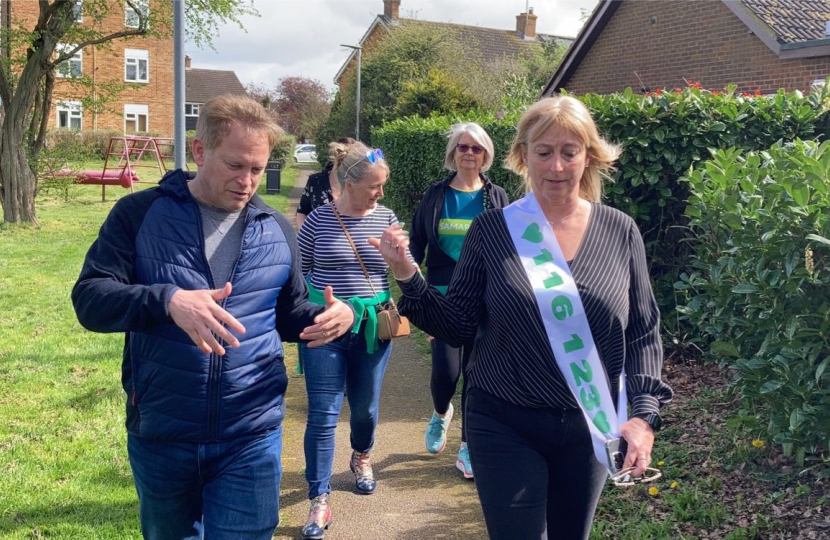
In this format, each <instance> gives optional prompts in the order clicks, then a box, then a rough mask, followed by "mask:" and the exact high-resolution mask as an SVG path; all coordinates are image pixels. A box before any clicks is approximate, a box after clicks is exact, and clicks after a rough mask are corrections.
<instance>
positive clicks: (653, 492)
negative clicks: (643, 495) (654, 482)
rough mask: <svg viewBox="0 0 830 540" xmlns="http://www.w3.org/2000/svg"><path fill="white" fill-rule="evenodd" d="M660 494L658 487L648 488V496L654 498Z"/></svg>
mask: <svg viewBox="0 0 830 540" xmlns="http://www.w3.org/2000/svg"><path fill="white" fill-rule="evenodd" d="M658 493H660V490H659V489H657V488H656V487H654V486H651V487H650V488H648V494H649V495H651V496H652V497H656V496H657V494H658Z"/></svg>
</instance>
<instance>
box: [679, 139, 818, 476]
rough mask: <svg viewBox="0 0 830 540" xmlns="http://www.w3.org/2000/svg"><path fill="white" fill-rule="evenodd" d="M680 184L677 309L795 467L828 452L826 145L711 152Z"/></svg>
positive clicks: (794, 144) (780, 145)
mask: <svg viewBox="0 0 830 540" xmlns="http://www.w3.org/2000/svg"><path fill="white" fill-rule="evenodd" d="M687 185H688V186H689V187H690V190H691V196H690V198H689V204H688V206H687V207H686V210H685V214H686V216H688V218H689V220H690V223H689V226H690V230H691V232H692V236H693V238H694V245H695V249H696V255H695V258H694V262H693V270H691V271H690V272H684V273H682V274H681V276H680V279H679V280H678V282H677V283H676V284H675V288H676V289H677V290H678V293H679V294H680V295H682V297H683V299H684V302H685V305H682V306H679V307H678V310H679V311H680V312H681V313H682V314H683V317H684V318H685V319H686V320H687V321H688V322H689V323H690V324H692V325H694V326H695V327H697V328H698V329H700V331H701V332H702V333H703V334H704V336H705V337H706V338H708V339H709V340H711V341H712V343H711V347H710V351H711V354H712V355H713V356H716V357H717V358H718V359H719V360H720V361H721V362H722V364H724V365H726V366H728V367H729V368H731V369H732V370H734V373H735V381H734V382H735V385H736V387H737V389H738V390H739V392H740V395H741V397H742V398H743V400H744V406H745V408H746V409H747V412H748V414H749V415H751V416H754V417H755V418H756V419H757V420H758V421H759V424H760V425H762V426H763V425H766V426H767V427H766V430H767V433H768V435H769V437H770V438H772V439H773V440H774V441H775V442H777V443H780V444H782V445H783V447H784V451H785V453H791V452H795V454H796V457H797V459H798V462H799V463H800V464H803V462H804V458H805V454H806V453H808V452H815V451H816V450H818V449H819V448H826V449H828V450H830V369H828V365H830V341H828V340H829V339H830V295H828V291H829V290H830V240H828V238H830V141H825V142H823V143H820V144H819V143H817V142H813V141H804V142H803V141H800V140H796V141H794V142H789V143H784V142H779V143H777V144H775V145H774V146H773V147H772V148H771V149H770V150H769V151H761V152H751V153H747V154H745V155H743V154H742V151H741V150H739V149H729V150H718V151H716V152H714V156H713V158H712V159H711V160H710V161H707V162H705V163H703V164H702V165H701V166H698V167H696V168H695V170H694V171H692V172H691V173H690V175H689V176H688V184H687Z"/></svg>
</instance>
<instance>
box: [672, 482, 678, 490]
mask: <svg viewBox="0 0 830 540" xmlns="http://www.w3.org/2000/svg"><path fill="white" fill-rule="evenodd" d="M678 485H679V484H678V483H677V482H672V483H671V488H672V489H677V486H678Z"/></svg>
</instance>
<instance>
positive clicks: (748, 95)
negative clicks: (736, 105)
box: [744, 92, 752, 97]
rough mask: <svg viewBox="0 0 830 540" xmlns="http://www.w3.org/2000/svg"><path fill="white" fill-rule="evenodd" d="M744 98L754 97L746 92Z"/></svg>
mask: <svg viewBox="0 0 830 540" xmlns="http://www.w3.org/2000/svg"><path fill="white" fill-rule="evenodd" d="M744 96H746V97H752V94H750V93H749V92H744Z"/></svg>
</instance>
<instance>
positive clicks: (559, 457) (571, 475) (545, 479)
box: [464, 388, 608, 540]
mask: <svg viewBox="0 0 830 540" xmlns="http://www.w3.org/2000/svg"><path fill="white" fill-rule="evenodd" d="M464 413H465V414H464V416H465V418H466V421H467V435H468V437H469V439H470V459H471V461H472V465H473V470H474V471H475V473H476V474H475V483H476V488H477V490H478V496H479V499H480V500H481V506H482V509H483V510H484V519H485V521H486V523H487V532H488V534H489V535H490V538H491V539H492V540H537V539H540V540H548V539H561V540H586V539H587V538H588V535H589V533H590V531H591V521H592V520H593V518H594V512H595V511H596V507H597V503H598V502H599V496H600V493H601V492H602V488H603V486H604V485H605V481H606V479H607V477H608V473H607V472H606V470H605V468H604V467H603V466H602V465H600V464H599V462H598V461H597V460H596V458H595V457H594V451H593V447H592V445H591V435H590V432H589V431H588V426H587V424H586V422H585V418H584V417H583V416H582V412H581V411H580V410H557V409H531V408H528V407H520V406H518V405H513V404H512V403H508V402H507V401H504V400H501V399H499V398H497V397H495V396H493V395H492V394H489V393H487V392H485V391H484V390H481V389H480V388H470V391H469V393H468V395H467V408H466V409H465V410H464Z"/></svg>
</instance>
